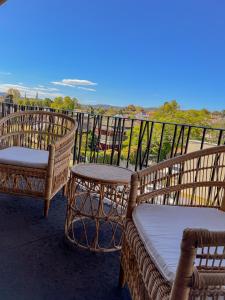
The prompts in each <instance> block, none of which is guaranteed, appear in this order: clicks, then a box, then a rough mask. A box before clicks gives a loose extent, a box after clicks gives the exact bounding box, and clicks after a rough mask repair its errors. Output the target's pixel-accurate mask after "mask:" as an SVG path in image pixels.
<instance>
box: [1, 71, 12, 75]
mask: <svg viewBox="0 0 225 300" xmlns="http://www.w3.org/2000/svg"><path fill="white" fill-rule="evenodd" d="M0 75H12V73H10V72H3V71H0Z"/></svg>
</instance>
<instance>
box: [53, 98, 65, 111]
mask: <svg viewBox="0 0 225 300" xmlns="http://www.w3.org/2000/svg"><path fill="white" fill-rule="evenodd" d="M51 107H52V108H54V109H63V98H62V97H56V98H55V99H54V101H53V102H52V103H51Z"/></svg>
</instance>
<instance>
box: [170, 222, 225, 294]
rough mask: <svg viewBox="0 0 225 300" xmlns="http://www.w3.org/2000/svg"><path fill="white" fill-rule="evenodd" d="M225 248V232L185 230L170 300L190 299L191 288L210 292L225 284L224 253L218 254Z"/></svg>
mask: <svg viewBox="0 0 225 300" xmlns="http://www.w3.org/2000/svg"><path fill="white" fill-rule="evenodd" d="M224 246H225V231H223V232H216V231H208V230H205V229H190V228H188V229H185V230H184V233H183V239H182V242H181V254H180V259H179V263H178V267H177V272H176V278H175V281H174V284H173V287H172V292H171V298H170V300H175V299H188V295H189V292H190V289H191V288H192V289H201V288H204V289H207V288H210V287H212V286H221V285H223V284H225V276H224V275H225V268H224V266H222V261H224V260H225V253H224V252H223V253H222V254H219V253H218V247H224ZM199 250H200V251H199ZM215 261H217V263H215ZM194 264H195V266H194ZM185 297H186V298H185Z"/></svg>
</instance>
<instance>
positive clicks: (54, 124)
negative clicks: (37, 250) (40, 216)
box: [0, 111, 76, 216]
mask: <svg viewBox="0 0 225 300" xmlns="http://www.w3.org/2000/svg"><path fill="white" fill-rule="evenodd" d="M75 129H76V124H75V120H74V119H72V118H70V117H68V116H67V115H64V114H59V113H51V112H45V111H24V112H17V113H14V114H10V115H8V116H6V117H4V118H2V119H1V120H0V192H5V193H13V194H22V195H28V196H37V197H42V198H44V200H45V206H44V215H45V216H47V215H48V209H49V206H50V200H51V199H52V197H53V196H54V195H55V194H56V193H57V192H58V191H59V190H60V189H61V188H62V187H64V186H65V184H66V182H67V179H68V171H69V162H70V159H71V150H72V147H73V145H74V133H75Z"/></svg>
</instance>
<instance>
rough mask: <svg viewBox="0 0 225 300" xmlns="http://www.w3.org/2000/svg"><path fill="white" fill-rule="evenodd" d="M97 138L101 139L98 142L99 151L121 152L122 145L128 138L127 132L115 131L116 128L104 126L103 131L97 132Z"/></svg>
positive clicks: (98, 130) (97, 130)
mask: <svg viewBox="0 0 225 300" xmlns="http://www.w3.org/2000/svg"><path fill="white" fill-rule="evenodd" d="M95 136H96V137H98V136H99V137H100V139H99V142H98V148H99V150H108V149H112V148H114V150H115V151H118V150H119V146H120V145H121V143H122V142H123V141H124V140H125V139H126V138H127V137H126V133H125V131H123V132H122V130H118V128H117V130H114V126H108V127H107V126H102V127H101V129H99V128H98V129H96V130H95Z"/></svg>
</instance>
